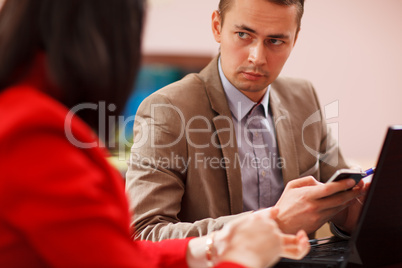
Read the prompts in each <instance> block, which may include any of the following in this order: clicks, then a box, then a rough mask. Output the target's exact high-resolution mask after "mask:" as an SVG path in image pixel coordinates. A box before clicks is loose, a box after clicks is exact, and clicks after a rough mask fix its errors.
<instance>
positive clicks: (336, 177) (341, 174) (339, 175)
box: [327, 169, 367, 184]
mask: <svg viewBox="0 0 402 268" xmlns="http://www.w3.org/2000/svg"><path fill="white" fill-rule="evenodd" d="M366 176H367V173H366V172H364V171H360V170H355V169H339V170H337V171H336V172H335V173H334V174H333V175H332V176H331V178H329V180H328V181H327V183H329V182H333V181H340V180H344V179H354V180H355V182H356V184H358V183H359V181H360V180H361V179H363V178H364V177H366Z"/></svg>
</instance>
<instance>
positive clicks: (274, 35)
mask: <svg viewBox="0 0 402 268" xmlns="http://www.w3.org/2000/svg"><path fill="white" fill-rule="evenodd" d="M267 37H269V38H274V39H289V38H290V36H289V35H286V34H270V35H267Z"/></svg>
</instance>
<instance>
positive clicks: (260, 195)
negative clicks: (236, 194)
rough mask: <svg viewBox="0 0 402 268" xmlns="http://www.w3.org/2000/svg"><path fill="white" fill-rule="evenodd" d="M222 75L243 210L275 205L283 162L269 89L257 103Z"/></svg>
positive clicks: (279, 192) (281, 187)
mask: <svg viewBox="0 0 402 268" xmlns="http://www.w3.org/2000/svg"><path fill="white" fill-rule="evenodd" d="M219 75H220V78H221V81H222V85H223V89H224V91H225V94H226V97H227V99H228V103H229V108H230V111H231V112H232V119H233V125H234V129H235V132H236V141H237V146H238V158H239V159H238V160H239V164H240V167H241V174H242V185H243V210H244V211H249V210H257V209H260V208H265V207H271V206H273V205H275V203H276V202H277V201H278V199H279V197H280V196H281V194H282V192H283V189H284V184H283V179H282V172H281V169H282V166H283V164H284V163H283V162H282V159H281V157H280V156H279V153H278V148H277V143H276V134H275V125H274V123H273V118H272V112H271V110H270V109H269V90H270V86H268V90H267V92H266V93H265V95H264V97H263V99H262V100H261V101H260V103H255V102H253V101H252V100H250V99H249V98H248V97H247V96H246V95H244V94H243V93H241V92H240V91H239V90H238V89H236V88H235V87H234V86H233V85H232V84H231V83H230V82H229V80H228V79H227V78H226V76H225V75H224V73H223V71H222V66H221V61H220V59H219Z"/></svg>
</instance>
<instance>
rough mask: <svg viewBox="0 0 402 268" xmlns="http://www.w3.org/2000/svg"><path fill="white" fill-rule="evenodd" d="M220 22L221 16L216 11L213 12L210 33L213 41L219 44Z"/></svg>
mask: <svg viewBox="0 0 402 268" xmlns="http://www.w3.org/2000/svg"><path fill="white" fill-rule="evenodd" d="M221 22H222V20H221V14H220V13H219V11H218V10H215V11H214V12H213V13H212V24H211V26H212V33H213V35H214V38H215V41H216V42H218V43H220V42H221V30H222V23H221Z"/></svg>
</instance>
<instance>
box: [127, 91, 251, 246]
mask: <svg viewBox="0 0 402 268" xmlns="http://www.w3.org/2000/svg"><path fill="white" fill-rule="evenodd" d="M160 108H163V109H160ZM161 110H163V112H161ZM184 125H185V119H184V115H183V114H182V113H181V111H180V110H179V109H177V108H175V106H174V105H172V103H171V102H170V101H169V99H168V98H167V97H165V96H164V95H162V94H153V95H151V96H150V97H148V98H147V99H145V100H144V101H143V102H142V104H141V105H140V107H139V109H138V111H137V114H136V119H135V123H134V145H133V147H132V149H131V155H130V160H129V162H128V171H127V174H126V192H127V196H128V198H129V205H130V211H131V212H132V215H133V216H132V220H131V227H132V229H133V230H134V229H135V230H136V232H135V233H134V232H133V238H135V239H138V238H140V239H146V240H152V241H158V240H163V239H172V238H184V237H189V236H202V235H205V234H208V233H209V232H212V231H215V230H219V229H221V228H222V227H223V226H224V224H225V223H227V222H229V221H231V220H233V219H234V218H237V217H239V215H242V214H244V213H242V214H238V215H230V216H222V217H218V218H215V219H213V218H206V219H202V220H199V221H195V222H182V221H181V220H180V218H179V213H180V211H181V209H182V197H183V195H184V193H185V190H186V177H187V175H188V174H187V172H186V171H187V170H186V166H185V165H186V162H187V161H188V158H189V157H188V154H187V141H186V137H185V135H186V133H184V128H185V127H184Z"/></svg>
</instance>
